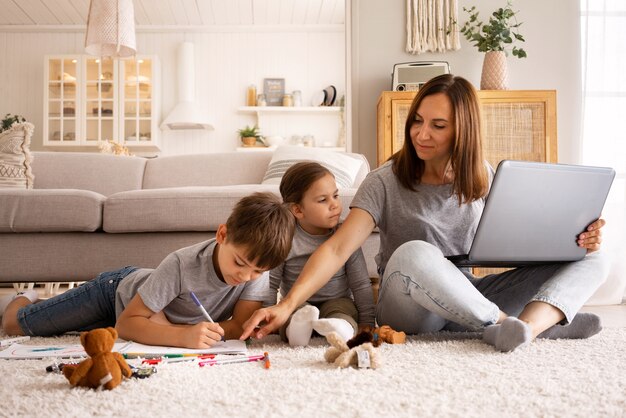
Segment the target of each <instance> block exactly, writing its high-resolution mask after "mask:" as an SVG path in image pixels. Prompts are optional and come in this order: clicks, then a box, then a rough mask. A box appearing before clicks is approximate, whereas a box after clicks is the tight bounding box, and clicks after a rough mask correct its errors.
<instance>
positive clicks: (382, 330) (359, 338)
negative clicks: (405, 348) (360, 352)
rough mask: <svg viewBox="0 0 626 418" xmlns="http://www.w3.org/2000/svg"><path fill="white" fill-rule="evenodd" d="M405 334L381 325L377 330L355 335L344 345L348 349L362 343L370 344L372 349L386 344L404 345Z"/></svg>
mask: <svg viewBox="0 0 626 418" xmlns="http://www.w3.org/2000/svg"><path fill="white" fill-rule="evenodd" d="M405 341H406V334H405V333H404V332H402V331H394V330H393V328H391V327H390V326H389V325H383V326H381V327H379V328H374V329H371V328H369V329H366V330H364V331H361V332H360V333H358V334H357V335H355V336H354V337H353V338H352V339H350V340H349V341H348V342H347V343H346V344H347V345H348V348H352V347H356V346H358V345H361V344H363V343H372V345H373V346H374V347H378V346H379V345H381V344H382V343H388V344H404V342H405Z"/></svg>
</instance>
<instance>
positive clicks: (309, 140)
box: [302, 135, 315, 147]
mask: <svg viewBox="0 0 626 418" xmlns="http://www.w3.org/2000/svg"><path fill="white" fill-rule="evenodd" d="M302 145H304V146H305V147H313V146H315V137H314V136H313V135H304V137H303V138H302Z"/></svg>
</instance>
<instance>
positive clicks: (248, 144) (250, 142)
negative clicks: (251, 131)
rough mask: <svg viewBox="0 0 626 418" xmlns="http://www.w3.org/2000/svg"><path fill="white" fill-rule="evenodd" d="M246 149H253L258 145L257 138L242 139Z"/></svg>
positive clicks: (247, 137)
mask: <svg viewBox="0 0 626 418" xmlns="http://www.w3.org/2000/svg"><path fill="white" fill-rule="evenodd" d="M241 142H243V146H244V147H253V146H255V145H256V136H246V137H243V138H241Z"/></svg>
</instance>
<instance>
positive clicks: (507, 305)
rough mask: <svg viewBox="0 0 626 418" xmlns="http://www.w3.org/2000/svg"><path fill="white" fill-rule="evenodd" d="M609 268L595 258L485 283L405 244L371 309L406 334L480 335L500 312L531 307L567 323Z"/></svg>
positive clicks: (426, 247) (435, 252)
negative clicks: (537, 304)
mask: <svg viewBox="0 0 626 418" xmlns="http://www.w3.org/2000/svg"><path fill="white" fill-rule="evenodd" d="M607 274H608V262H607V260H606V258H605V257H604V256H603V254H602V253H600V252H594V253H591V254H588V255H587V256H586V257H585V258H583V259H582V260H580V261H576V262H572V263H563V264H548V265H537V266H528V267H520V268H517V269H514V270H508V271H506V272H503V273H499V274H491V275H488V276H486V277H484V278H475V277H474V276H472V275H471V274H470V273H465V272H463V271H461V270H459V269H458V268H457V267H456V266H455V265H454V264H452V263H451V262H450V261H449V260H447V259H446V258H445V257H444V256H443V254H442V253H441V251H440V250H439V249H438V248H437V247H435V246H433V245H431V244H429V243H427V242H424V241H409V242H406V243H404V244H403V245H401V246H400V247H398V249H397V250H396V251H395V252H394V253H393V254H392V256H391V258H390V259H389V262H388V263H387V266H386V267H385V271H384V273H383V275H382V282H381V286H380V291H379V297H378V305H377V307H376V320H377V322H378V324H381V325H390V326H391V327H392V328H393V329H395V330H398V331H404V332H406V333H409V334H417V333H427V332H435V331H440V330H443V329H445V330H450V331H467V330H481V329H483V328H484V327H486V326H487V325H492V324H495V323H496V322H497V320H498V317H499V311H500V310H502V311H503V312H505V313H506V314H507V315H510V316H518V315H519V314H520V313H521V312H522V310H523V309H524V307H525V306H526V305H527V304H528V303H530V302H533V301H541V302H546V303H548V304H550V305H552V306H554V307H556V308H558V309H559V310H561V311H562V312H563V314H564V315H565V320H564V321H563V323H569V322H570V321H571V320H572V318H573V317H574V316H575V315H576V312H578V310H579V309H580V308H581V307H582V305H583V304H584V303H585V302H586V301H587V300H588V299H589V298H590V297H591V296H592V295H593V293H594V292H595V291H596V289H597V288H598V287H599V286H600V285H601V284H602V282H604V280H605V279H606V277H607Z"/></svg>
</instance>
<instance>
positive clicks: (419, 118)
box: [409, 93, 454, 163]
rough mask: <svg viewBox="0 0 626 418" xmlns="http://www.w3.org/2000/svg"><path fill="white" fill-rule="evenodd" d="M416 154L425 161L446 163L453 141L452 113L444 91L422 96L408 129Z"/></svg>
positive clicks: (450, 104)
mask: <svg viewBox="0 0 626 418" xmlns="http://www.w3.org/2000/svg"><path fill="white" fill-rule="evenodd" d="M409 133H410V135H411V142H412V143H413V146H414V147H415V151H416V152H417V156H418V157H419V158H420V159H422V160H423V161H425V162H430V163H437V162H441V163H447V162H448V159H449V158H450V153H451V152H452V145H453V142H454V114H453V112H452V103H451V102H450V98H448V96H447V95H445V94H444V93H436V94H432V95H430V96H426V97H424V99H422V102H421V103H420V104H419V106H418V107H417V112H416V113H415V119H414V120H413V124H412V125H411V129H410V131H409Z"/></svg>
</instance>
